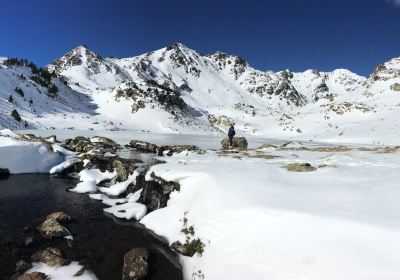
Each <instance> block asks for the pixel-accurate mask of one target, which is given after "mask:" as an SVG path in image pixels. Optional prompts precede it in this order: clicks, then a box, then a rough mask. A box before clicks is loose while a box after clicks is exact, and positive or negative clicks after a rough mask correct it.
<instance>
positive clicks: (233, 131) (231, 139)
mask: <svg viewBox="0 0 400 280" xmlns="http://www.w3.org/2000/svg"><path fill="white" fill-rule="evenodd" d="M235 134H236V132H235V128H234V127H233V124H231V126H230V127H229V131H228V138H229V149H232V148H233V136H235Z"/></svg>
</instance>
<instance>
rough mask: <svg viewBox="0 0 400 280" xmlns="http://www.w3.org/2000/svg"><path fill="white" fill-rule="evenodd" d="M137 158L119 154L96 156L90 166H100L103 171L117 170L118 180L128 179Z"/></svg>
mask: <svg viewBox="0 0 400 280" xmlns="http://www.w3.org/2000/svg"><path fill="white" fill-rule="evenodd" d="M136 162H137V160H135V159H124V158H120V157H118V156H115V157H104V156H96V157H93V158H92V159H91V162H90V168H94V167H96V168H98V169H100V170H101V171H102V172H105V171H109V172H113V171H114V170H115V171H117V174H118V177H117V180H118V181H126V180H127V179H128V176H129V175H130V174H133V172H134V171H135V169H136V168H137V166H136ZM88 166H89V165H88Z"/></svg>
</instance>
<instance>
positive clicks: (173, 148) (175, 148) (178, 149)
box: [162, 145, 204, 155]
mask: <svg viewBox="0 0 400 280" xmlns="http://www.w3.org/2000/svg"><path fill="white" fill-rule="evenodd" d="M162 148H164V151H166V150H169V151H170V152H172V154H174V153H182V152H185V151H188V152H198V153H201V152H204V151H203V150H202V149H200V148H199V147H197V146H195V145H173V146H162ZM172 154H171V155H172ZM167 155H168V154H167Z"/></svg>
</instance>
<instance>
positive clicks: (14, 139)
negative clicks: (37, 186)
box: [0, 130, 63, 174]
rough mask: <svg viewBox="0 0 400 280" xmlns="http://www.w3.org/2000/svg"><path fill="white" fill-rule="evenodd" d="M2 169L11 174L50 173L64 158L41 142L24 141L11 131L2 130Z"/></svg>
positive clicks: (0, 142) (0, 147)
mask: <svg viewBox="0 0 400 280" xmlns="http://www.w3.org/2000/svg"><path fill="white" fill-rule="evenodd" d="M0 159H1V161H0V168H7V169H8V170H9V171H10V173H11V174H19V173H49V172H50V170H51V168H52V167H53V166H54V165H58V164H59V163H61V162H62V161H63V156H62V155H61V154H59V153H56V152H54V151H53V150H52V147H51V146H50V145H47V144H44V143H41V142H32V141H22V140H21V139H19V138H18V136H17V135H15V134H14V133H13V132H11V131H9V130H0Z"/></svg>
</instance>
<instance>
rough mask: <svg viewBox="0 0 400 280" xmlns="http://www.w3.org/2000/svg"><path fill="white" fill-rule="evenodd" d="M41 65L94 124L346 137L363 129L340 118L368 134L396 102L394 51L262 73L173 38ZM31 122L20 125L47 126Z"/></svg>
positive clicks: (79, 50)
mask: <svg viewBox="0 0 400 280" xmlns="http://www.w3.org/2000/svg"><path fill="white" fill-rule="evenodd" d="M3 61H4V60H3ZM0 64H2V63H1V62H0ZM5 68H6V67H4V65H3V66H2V69H0V70H3V72H4V71H5ZM45 69H46V70H47V71H48V72H54V75H55V79H60V80H62V81H63V82H64V84H65V85H66V86H67V87H69V88H71V90H72V91H74V92H77V93H79V94H83V95H84V96H86V97H87V98H89V99H90V102H89V103H91V104H93V105H95V107H96V109H93V110H94V112H91V113H90V114H89V115H85V116H84V117H85V118H87V117H89V119H92V118H93V119H94V121H93V122H92V123H99V124H101V125H100V127H101V128H103V129H142V130H151V131H157V132H173V133H176V132H179V133H223V132H224V131H225V129H226V125H227V124H228V123H230V122H234V123H236V124H237V128H238V130H239V131H241V133H243V134H249V135H258V136H269V135H271V136H272V135H278V137H288V138H290V137H303V136H306V137H309V138H310V139H315V138H316V137H317V136H318V135H320V136H323V135H324V134H326V135H330V137H333V136H334V137H336V138H343V139H345V138H346V137H342V136H343V135H344V134H345V133H346V134H347V132H348V131H354V130H356V131H357V133H356V134H357V135H359V134H363V133H361V132H360V131H358V129H357V128H356V127H357V125H355V124H351V123H350V122H349V121H348V120H344V119H343V118H342V117H341V116H347V117H350V116H351V118H353V117H355V120H357V121H359V123H360V124H361V126H364V125H366V124H367V122H369V121H371V119H372V121H373V122H372V123H374V125H373V127H374V128H371V123H370V124H369V125H367V127H366V131H372V130H371V129H374V130H375V131H376V127H377V126H378V123H377V122H378V121H379V120H380V119H382V117H381V116H380V115H381V114H383V115H386V114H389V119H390V121H389V123H391V124H390V125H389V124H387V122H388V121H383V123H384V124H385V125H384V126H386V125H389V126H393V125H395V127H397V126H398V123H397V122H396V121H394V122H393V120H392V119H393V118H394V116H392V115H393V112H392V111H393V110H395V109H397V108H396V107H397V104H400V103H397V102H400V100H398V97H399V96H400V94H397V92H398V91H399V89H400V58H393V59H391V60H389V61H387V62H385V63H383V64H381V65H379V66H377V67H376V69H375V70H374V71H373V72H372V73H371V74H370V75H369V76H368V77H363V76H360V75H358V74H355V73H353V72H351V71H350V70H347V69H336V70H333V71H330V72H322V71H317V70H311V69H310V70H306V71H304V72H292V71H290V70H283V71H278V72H273V71H265V72H263V71H259V70H256V69H254V68H253V67H251V66H250V65H249V64H248V63H247V62H246V61H245V60H244V59H243V58H241V57H240V56H236V55H229V54H226V53H223V52H215V53H214V54H208V55H203V54H201V53H200V52H197V51H195V50H192V49H190V48H188V47H187V46H185V45H183V44H180V43H176V44H173V45H170V46H167V47H165V48H161V49H159V50H155V51H152V52H149V53H145V54H142V55H139V56H134V57H125V58H114V57H106V58H103V57H101V56H100V55H98V54H96V53H95V52H93V51H91V50H90V49H89V48H87V47H86V46H84V45H80V46H78V47H76V48H74V49H72V50H71V51H69V52H67V53H66V54H65V55H63V56H61V57H60V58H58V59H56V60H55V61H54V62H53V63H51V64H49V65H48V66H46V68H45ZM60 93H61V95H62V92H60ZM3 98H4V97H3ZM72 110H73V109H72ZM387 111H389V112H387ZM360 112H361V113H362V115H360V114H359V113H360ZM332 114H333V115H332ZM372 116H373V117H372ZM34 119H35V121H36V124H35V123H34V122H33V123H32V124H30V122H28V127H46V125H42V124H40V123H41V121H40V120H38V118H36V117H35V118H34ZM384 119H385V118H384ZM306 120H308V122H309V123H307V121H306ZM380 122H382V121H380ZM393 123H394V124H393ZM310 124H312V125H311V127H310ZM0 125H1V123H0ZM2 125H3V126H4V124H2ZM73 125H74V122H71V126H73ZM341 126H344V128H343V131H341V130H340V127H341ZM77 127H78V128H81V129H89V128H92V129H98V128H99V126H96V125H91V124H89V123H85V125H83V124H81V125H78V126H77ZM336 127H338V128H337V129H336V131H335V129H333V128H336ZM378 130H379V129H378ZM322 131H324V132H323V133H322ZM349 134H350V135H351V134H352V133H349ZM364 134H365V133H364ZM350 135H349V136H350ZM396 135H397V134H396ZM359 138H360V137H359ZM361 138H362V137H361ZM375 138H376V139H375V140H374V141H375V142H376V141H377V139H378V138H379V137H378V135H376V137H375ZM346 139H347V138H346Z"/></svg>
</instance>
